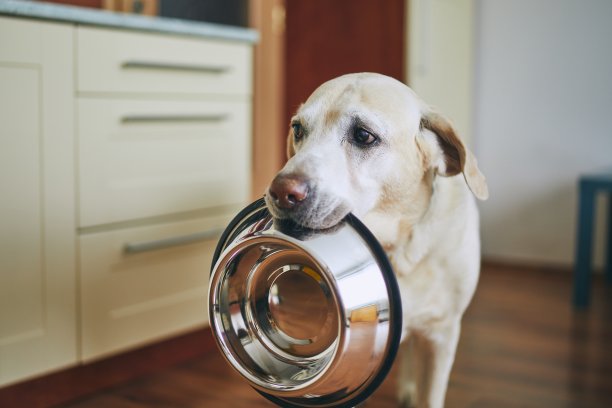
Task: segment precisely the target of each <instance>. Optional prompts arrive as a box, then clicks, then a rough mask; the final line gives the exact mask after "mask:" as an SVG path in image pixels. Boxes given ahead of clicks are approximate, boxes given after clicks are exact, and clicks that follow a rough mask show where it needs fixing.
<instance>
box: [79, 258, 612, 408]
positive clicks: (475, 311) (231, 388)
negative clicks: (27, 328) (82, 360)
mask: <svg viewBox="0 0 612 408" xmlns="http://www.w3.org/2000/svg"><path fill="white" fill-rule="evenodd" d="M595 283H596V286H595V292H594V302H593V305H592V307H591V309H590V310H589V311H588V312H574V311H572V309H571V307H570V304H569V299H570V292H571V276H570V275H569V274H568V273H562V272H558V271H542V270H534V269H521V268H516V267H508V266H500V265H487V266H486V267H485V268H483V273H482V278H481V282H480V286H479V288H478V291H477V293H476V297H475V299H474V301H473V303H472V305H471V306H470V308H469V309H468V312H467V314H466V316H465V318H464V324H463V332H462V337H461V341H460V344H459V350H458V355H457V359H456V362H455V366H454V369H453V373H452V377H451V381H450V385H449V390H448V394H447V403H446V406H447V407H449V408H454V407H457V408H461V407H474V408H476V407H478V408H484V407H487V408H489V407H492V408H508V407H520V408H545V407H554V408H565V407H572V408H605V407H612V290H610V288H606V287H605V286H604V285H603V282H602V280H601V279H596V282H595ZM395 381H396V370H395V369H394V370H393V371H392V373H391V374H390V375H389V377H388V378H387V380H386V381H385V383H384V384H383V385H382V386H381V388H380V389H379V390H378V391H377V392H376V393H375V394H374V396H373V397H372V398H371V399H370V400H368V402H367V404H366V407H377V408H378V407H383V408H384V407H395V406H397V403H396V400H395V391H394V388H395ZM272 406H273V405H272V404H270V403H268V402H267V401H265V400H263V399H262V398H261V397H260V396H259V395H258V394H256V393H255V392H254V391H253V390H251V389H250V388H249V387H248V386H247V385H245V383H244V382H243V381H241V380H240V379H239V378H238V377H237V376H236V375H235V374H234V373H233V372H232V371H231V370H230V369H229V368H228V366H227V365H226V364H225V362H224V361H223V359H222V357H221V356H220V355H219V354H218V353H213V354H210V355H207V356H205V357H203V358H199V359H197V360H193V361H189V362H187V363H183V364H181V365H179V366H176V367H173V368H171V369H167V370H164V371H161V372H158V373H155V374H151V375H148V376H146V377H143V378H140V379H138V380H135V381H132V382H129V383H126V384H123V385H121V386H118V387H115V388H113V389H109V390H106V391H104V392H100V393H98V394H95V395H92V396H90V397H88V398H86V399H82V400H80V401H77V402H75V403H73V404H71V405H69V407H71V408H92V407H105V408H107V407H108V408H115V407H116V408H138V407H210V408H216V407H239V408H241V407H272Z"/></svg>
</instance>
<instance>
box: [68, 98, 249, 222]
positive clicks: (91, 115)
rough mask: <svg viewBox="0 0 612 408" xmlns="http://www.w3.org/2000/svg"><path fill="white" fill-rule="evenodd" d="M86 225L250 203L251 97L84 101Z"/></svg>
mask: <svg viewBox="0 0 612 408" xmlns="http://www.w3.org/2000/svg"><path fill="white" fill-rule="evenodd" d="M78 109H79V112H78V118H79V119H78V121H79V125H78V135H79V168H80V172H79V174H80V177H79V187H80V188H79V190H80V191H79V195H80V226H81V227H88V226H93V225H100V224H105V223H111V222H118V221H126V220H130V219H137V218H144V217H151V216H158V215H165V214H170V213H177V212H184V211H192V210H197V209H201V208H205V207H212V206H224V205H232V204H244V203H245V202H246V201H247V200H248V199H249V194H250V191H249V189H250V172H251V167H250V164H251V157H250V151H251V148H250V147H251V146H250V134H249V129H250V128H251V124H250V104H249V103H247V102H246V101H245V102H201V101H200V102H195V101H166V102H162V101H142V100H140V101H138V100H134V101H128V100H105V99H87V98H81V99H80V100H79V102H78Z"/></svg>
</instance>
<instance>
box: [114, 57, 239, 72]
mask: <svg viewBox="0 0 612 408" xmlns="http://www.w3.org/2000/svg"><path fill="white" fill-rule="evenodd" d="M121 68H123V69H134V68H136V69H157V70H164V71H190V72H201V73H205V74H224V73H226V72H228V71H229V70H230V69H231V67H229V66H226V65H197V64H179V63H171V62H156V61H139V60H130V61H124V62H123V63H122V64H121Z"/></svg>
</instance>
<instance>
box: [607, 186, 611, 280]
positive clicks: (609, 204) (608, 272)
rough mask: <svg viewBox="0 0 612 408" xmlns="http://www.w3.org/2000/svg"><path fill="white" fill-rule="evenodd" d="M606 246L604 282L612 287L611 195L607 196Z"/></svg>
mask: <svg viewBox="0 0 612 408" xmlns="http://www.w3.org/2000/svg"><path fill="white" fill-rule="evenodd" d="M607 238H608V240H607V244H606V282H607V283H608V285H612V194H608V236H607Z"/></svg>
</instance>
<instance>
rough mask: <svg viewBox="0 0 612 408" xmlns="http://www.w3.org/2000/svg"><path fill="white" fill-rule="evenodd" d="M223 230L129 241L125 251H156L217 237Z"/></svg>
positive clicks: (216, 229)
mask: <svg viewBox="0 0 612 408" xmlns="http://www.w3.org/2000/svg"><path fill="white" fill-rule="evenodd" d="M222 232H223V228H215V229H210V230H206V231H202V232H197V233H195V234H188V235H180V236H178V237H171V238H165V239H160V240H156V241H145V242H134V243H127V244H125V246H124V247H123V252H124V253H126V254H137V253H141V252H149V251H156V250H159V249H164V248H170V247H175V246H181V245H188V244H192V243H194V242H198V241H205V240H208V239H213V238H217V237H219V236H220V235H221V233H222Z"/></svg>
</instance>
